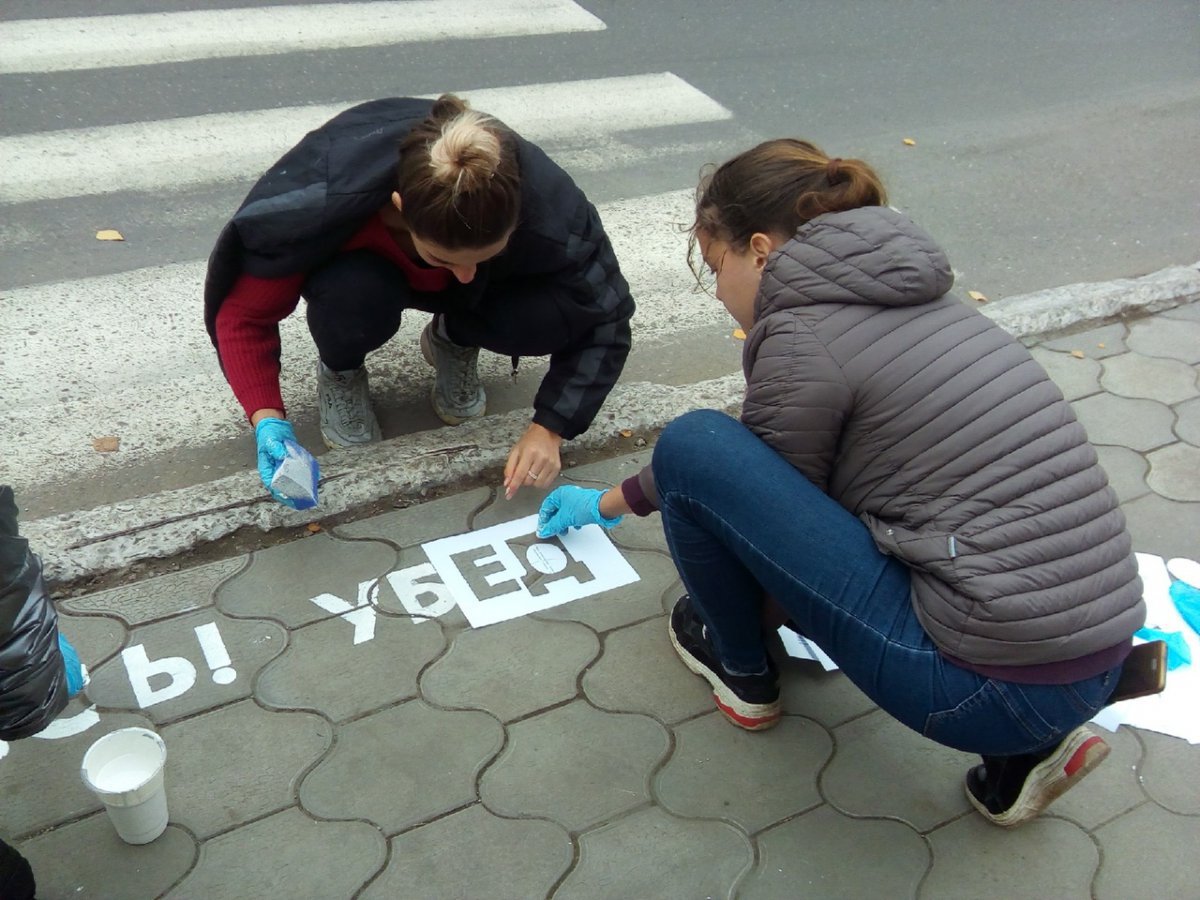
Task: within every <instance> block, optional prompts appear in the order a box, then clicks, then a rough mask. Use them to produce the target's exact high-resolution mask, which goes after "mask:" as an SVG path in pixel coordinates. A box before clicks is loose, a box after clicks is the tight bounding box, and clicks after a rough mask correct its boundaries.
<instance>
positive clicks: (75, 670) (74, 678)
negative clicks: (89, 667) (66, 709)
mask: <svg viewBox="0 0 1200 900" xmlns="http://www.w3.org/2000/svg"><path fill="white" fill-rule="evenodd" d="M58 649H59V650H60V651H61V652H62V658H63V668H65V669H66V670H67V696H68V697H74V696H75V695H76V694H78V693H79V692H80V691H81V690H83V666H82V665H80V663H79V654H78V653H76V652H75V648H74V647H72V646H71V642H70V641H68V640H67V639H66V638H65V637H63V633H62V632H61V631H60V632H59V633H58Z"/></svg>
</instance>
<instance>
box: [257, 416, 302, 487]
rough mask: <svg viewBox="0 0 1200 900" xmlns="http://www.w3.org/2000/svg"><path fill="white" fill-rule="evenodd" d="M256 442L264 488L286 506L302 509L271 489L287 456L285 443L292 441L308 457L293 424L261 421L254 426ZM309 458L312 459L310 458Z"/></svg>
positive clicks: (280, 421)
mask: <svg viewBox="0 0 1200 900" xmlns="http://www.w3.org/2000/svg"><path fill="white" fill-rule="evenodd" d="M254 440H255V441H256V442H257V443H258V477H259V478H261V479H262V483H263V487H265V488H266V489H267V492H268V493H269V494H270V495H271V496H272V497H274V498H275V499H276V500H278V501H279V502H280V503H282V504H283V505H284V506H287V507H289V508H291V509H300V508H301V507H300V506H299V505H298V504H297V503H296V501H294V500H292V499H291V498H290V497H288V496H286V495H284V494H281V493H280V492H279V491H277V490H275V489H273V488H272V487H271V479H272V478H273V477H274V475H275V468H276V467H277V466H278V465H279V464H280V463H281V462H283V460H284V458H285V457H286V456H287V448H286V447H285V446H284V441H291V442H292V444H294V445H295V446H296V447H297V448H298V449H299V450H300V451H302V452H303V453H304V454H305V455H308V451H307V450H305V449H304V448H303V447H301V446H300V442H299V441H297V440H296V432H294V431H293V430H292V423H291V422H287V421H285V420H283V419H272V418H266V419H261V420H260V421H259V423H258V424H257V425H256V426H254ZM309 458H310V459H311V458H312V457H311V456H309Z"/></svg>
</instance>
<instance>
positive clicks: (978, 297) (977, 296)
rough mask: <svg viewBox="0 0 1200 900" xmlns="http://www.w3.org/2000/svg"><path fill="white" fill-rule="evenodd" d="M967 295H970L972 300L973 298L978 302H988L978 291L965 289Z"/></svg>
mask: <svg viewBox="0 0 1200 900" xmlns="http://www.w3.org/2000/svg"><path fill="white" fill-rule="evenodd" d="M967 296H968V297H970V298H971V299H972V300H975V301H977V302H979V303H987V302H988V299H987V297H986V296H984V295H983V294H981V293H979V291H967Z"/></svg>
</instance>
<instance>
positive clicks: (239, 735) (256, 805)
mask: <svg viewBox="0 0 1200 900" xmlns="http://www.w3.org/2000/svg"><path fill="white" fill-rule="evenodd" d="M159 734H161V735H162V738H163V740H164V741H166V744H167V767H166V789H167V808H168V810H169V811H170V814H171V821H172V822H177V823H178V824H180V825H185V826H187V827H188V828H191V829H192V831H193V832H195V833H196V835H197V836H199V837H201V838H207V837H211V836H212V835H214V834H216V833H218V832H221V831H224V830H226V829H228V828H231V827H233V826H235V825H241V824H244V823H246V822H249V821H250V820H252V819H257V818H259V817H260V816H264V815H266V814H268V813H273V812H278V811H279V810H281V809H286V808H287V807H289V806H292V805H293V804H294V803H295V802H296V796H295V795H296V783H297V781H298V780H299V778H300V775H301V774H302V773H303V772H304V771H305V769H307V768H308V767H309V766H310V765H312V763H314V762H316V760H317V759H319V758H320V757H321V755H322V754H323V753H324V752H325V751H326V750H327V749H328V748H329V745H330V743H331V742H332V740H333V731H332V728H331V727H330V725H329V723H328V722H326V721H325V720H324V719H322V718H321V717H320V716H315V715H313V714H312V713H305V712H267V711H266V710H263V709H260V708H259V707H258V706H256V705H255V704H254V703H253V702H251V701H249V700H243V701H241V702H238V703H234V704H232V705H230V706H225V707H222V708H221V709H217V710H213V711H212V712H207V713H203V714H202V715H199V716H195V717H193V718H190V719H185V720H184V721H182V722H177V723H175V724H173V725H167V726H165V727H163V728H162V729H161V730H160V731H159Z"/></svg>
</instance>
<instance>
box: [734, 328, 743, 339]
mask: <svg viewBox="0 0 1200 900" xmlns="http://www.w3.org/2000/svg"><path fill="white" fill-rule="evenodd" d="M733 337H734V340H738V341H744V340H745V339H746V332H744V331H742V329H740V328H735V329H733Z"/></svg>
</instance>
